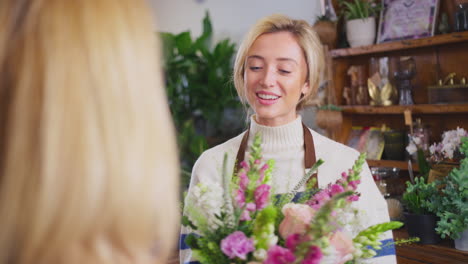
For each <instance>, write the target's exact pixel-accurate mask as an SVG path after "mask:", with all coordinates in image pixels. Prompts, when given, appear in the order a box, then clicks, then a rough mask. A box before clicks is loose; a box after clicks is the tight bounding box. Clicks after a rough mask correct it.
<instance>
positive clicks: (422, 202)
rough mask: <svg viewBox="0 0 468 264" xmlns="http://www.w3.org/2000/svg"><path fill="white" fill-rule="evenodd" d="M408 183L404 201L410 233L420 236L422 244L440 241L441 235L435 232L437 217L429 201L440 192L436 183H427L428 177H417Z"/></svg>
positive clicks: (406, 221)
mask: <svg viewBox="0 0 468 264" xmlns="http://www.w3.org/2000/svg"><path fill="white" fill-rule="evenodd" d="M406 185H407V187H406V191H405V192H404V194H403V200H402V202H403V205H404V207H405V212H404V213H403V214H404V216H405V225H406V228H407V231H408V234H409V235H410V236H411V237H419V238H420V243H421V244H435V243H437V242H439V241H440V237H439V236H438V235H437V234H436V232H435V227H436V223H437V217H436V215H435V214H434V213H433V208H432V207H431V204H430V203H429V200H430V198H431V197H434V196H437V194H438V190H437V185H436V183H435V182H432V183H427V181H426V178H424V177H416V178H415V179H414V181H413V182H409V181H408V182H406Z"/></svg>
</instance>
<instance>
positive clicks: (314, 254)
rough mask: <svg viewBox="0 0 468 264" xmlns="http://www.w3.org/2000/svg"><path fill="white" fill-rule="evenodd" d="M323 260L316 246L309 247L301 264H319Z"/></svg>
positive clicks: (320, 251)
mask: <svg viewBox="0 0 468 264" xmlns="http://www.w3.org/2000/svg"><path fill="white" fill-rule="evenodd" d="M322 258H323V254H322V250H321V249H320V248H319V247H317V246H311V247H310V250H309V252H308V253H307V255H306V257H305V259H304V260H303V261H302V263H301V264H320V261H321V260H322Z"/></svg>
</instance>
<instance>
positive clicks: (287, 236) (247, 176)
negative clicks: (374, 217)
mask: <svg viewBox="0 0 468 264" xmlns="http://www.w3.org/2000/svg"><path fill="white" fill-rule="evenodd" d="M260 145H261V139H260V136H259V135H256V136H255V138H254V143H253V147H252V149H251V152H250V157H249V159H248V162H246V161H244V162H242V163H241V169H240V170H239V171H238V173H236V174H235V175H233V176H232V177H231V176H230V175H227V173H226V172H225V171H226V169H225V168H224V173H223V174H224V175H223V183H222V184H223V186H219V185H218V186H217V185H216V184H212V183H206V182H205V183H199V184H197V185H196V186H194V187H193V190H192V194H191V195H193V197H187V198H188V199H187V203H186V215H185V216H184V218H183V221H182V223H183V225H185V226H187V227H190V228H191V229H192V230H193V231H194V233H192V234H190V235H188V236H187V238H186V240H185V243H186V244H187V245H188V246H189V247H190V248H191V249H192V251H193V254H194V257H195V258H196V259H197V260H199V261H200V262H201V263H205V264H211V263H213V264H220V263H248V264H260V263H264V264H283V263H284V264H286V263H303V264H313V263H348V262H350V263H351V262H352V261H353V260H357V259H361V258H370V257H372V256H374V255H375V254H376V252H375V250H378V249H381V247H382V245H381V242H379V235H380V234H382V233H383V232H385V231H387V230H391V229H396V228H399V227H401V226H402V223H400V222H388V223H382V224H378V225H374V226H371V227H369V228H367V229H365V230H362V231H361V232H360V233H358V234H357V236H355V237H354V238H351V237H350V235H349V234H348V233H347V232H345V230H344V226H345V225H346V222H348V221H349V219H347V220H346V219H345V218H346V215H347V214H348V215H349V213H350V212H352V209H351V206H350V205H351V204H352V203H353V202H354V201H357V200H358V199H359V194H358V193H357V192H356V189H357V186H358V185H359V183H360V176H359V175H360V172H361V169H362V165H363V164H364V161H365V156H364V155H361V156H360V157H359V158H358V160H357V161H356V162H355V164H354V166H353V167H352V169H350V170H349V171H348V172H347V173H342V177H341V178H340V179H339V180H338V181H337V182H336V183H334V184H330V185H328V186H327V187H326V188H325V189H314V188H312V187H311V186H314V183H313V179H312V180H311V181H309V179H310V177H311V175H312V174H313V173H314V172H315V171H316V170H317V168H318V166H320V164H322V163H323V161H321V160H319V161H318V162H317V163H316V164H315V165H314V167H313V168H312V169H311V170H310V171H309V172H308V173H307V174H306V175H305V176H304V178H303V179H301V181H300V182H299V183H298V184H297V185H296V186H295V187H294V188H293V190H292V191H291V192H290V193H287V194H284V195H279V196H275V195H273V190H272V179H271V173H272V169H273V166H274V161H272V160H269V161H264V160H263V159H262V151H261V147H260ZM225 161H226V157H225ZM224 164H226V162H224ZM304 185H306V186H307V188H306V191H305V192H302V193H300V195H297V193H298V190H299V189H301V188H302V187H303V186H304ZM223 189H224V190H227V191H224V192H223ZM296 196H300V197H296ZM215 197H218V198H219V197H223V199H216V198H215Z"/></svg>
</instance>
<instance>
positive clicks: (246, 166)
mask: <svg viewBox="0 0 468 264" xmlns="http://www.w3.org/2000/svg"><path fill="white" fill-rule="evenodd" d="M240 166H241V167H242V168H244V169H246V170H248V169H249V164H248V163H247V162H246V161H245V160H243V161H242V162H241V163H240Z"/></svg>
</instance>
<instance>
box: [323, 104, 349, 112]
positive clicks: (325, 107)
mask: <svg viewBox="0 0 468 264" xmlns="http://www.w3.org/2000/svg"><path fill="white" fill-rule="evenodd" d="M318 109H319V110H331V111H341V110H343V109H342V108H341V107H339V106H336V105H334V104H327V105H322V106H320V107H319V108H318Z"/></svg>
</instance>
